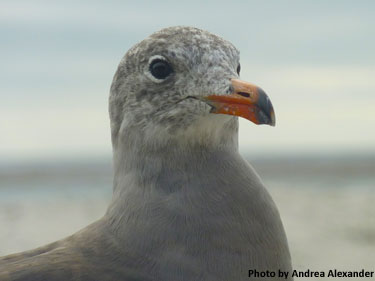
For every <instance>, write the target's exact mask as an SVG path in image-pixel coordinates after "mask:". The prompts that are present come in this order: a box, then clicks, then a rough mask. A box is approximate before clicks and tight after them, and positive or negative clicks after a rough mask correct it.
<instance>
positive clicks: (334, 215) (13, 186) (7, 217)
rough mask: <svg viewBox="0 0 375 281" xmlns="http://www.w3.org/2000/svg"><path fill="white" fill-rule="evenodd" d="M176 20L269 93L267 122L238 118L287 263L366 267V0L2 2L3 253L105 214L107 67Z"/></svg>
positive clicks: (370, 38) (372, 151) (373, 249)
mask: <svg viewBox="0 0 375 281" xmlns="http://www.w3.org/2000/svg"><path fill="white" fill-rule="evenodd" d="M174 25H190V26H195V27H199V28H202V29H206V30H208V31H210V32H213V33H215V34H217V35H219V36H221V37H224V38H225V39H227V40H229V41H231V42H232V43H233V44H234V45H235V46H237V48H238V49H239V50H240V51H241V78H242V79H244V80H246V81H249V82H253V83H255V84H257V85H259V86H261V87H262V88H263V89H264V90H265V91H266V92H267V93H268V95H269V96H270V98H271V100H272V102H273V104H274V107H275V111H276V117H277V126H276V127H275V128H272V127H269V126H254V125H253V124H252V123H250V122H247V121H242V120H241V123H240V149H241V151H242V154H243V155H244V156H245V157H246V158H247V159H248V160H249V162H250V163H252V165H253V166H254V167H255V169H256V170H257V171H258V173H259V174H260V175H261V177H262V178H263V180H264V182H265V183H266V185H267V187H268V188H269V191H270V192H271V194H272V196H273V198H274V200H275V201H276V204H277V205H278V207H279V210H280V213H281V216H282V218H283V222H284V226H285V229H286V232H287V235H288V239H289V243H290V249H291V253H292V258H293V263H294V267H295V269H298V270H307V269H310V270H326V269H332V268H337V269H341V270H361V269H362V268H364V269H366V270H374V269H375V268H374V260H375V206H374V202H375V94H374V93H375V52H374V50H375V2H374V1H344V0H341V1H239V0H238V1H197V0H190V1H186V2H176V1H163V2H160V1H157V2H148V1H143V0H140V1H136V2H134V1H105V2H104V1H72V0H66V1H37V0H29V1H4V0H3V1H1V3H0V35H1V44H0V60H1V66H0V98H1V103H0V255H5V254H9V253H13V252H16V251H22V250H26V249H30V248H33V247H36V246H39V245H42V244H45V243H48V242H51V241H54V240H56V239H59V238H62V237H64V236H66V235H69V234H71V233H73V232H74V231H77V230H79V229H80V228H82V227H83V226H85V225H87V224H88V223H90V222H92V221H94V220H95V219H97V218H98V217H100V216H101V215H103V214H104V212H105V210H106V206H107V204H108V202H109V200H110V198H111V192H112V187H111V185H112V182H111V181H112V172H111V169H112V167H111V142H110V130H109V118H108V112H107V99H108V93H109V87H110V84H111V81H112V77H113V74H114V72H115V70H116V68H117V65H118V63H119V61H120V59H121V58H122V56H123V55H124V53H125V52H126V51H127V50H128V49H129V48H130V47H131V46H132V45H134V44H135V43H137V42H139V41H140V40H142V39H143V38H145V37H147V36H148V35H149V34H151V33H153V32H154V31H157V30H159V29H161V28H163V27H168V26H174ZM329 279H330V280H332V278H329ZM321 280H324V279H321ZM347 280H349V278H348V279H347Z"/></svg>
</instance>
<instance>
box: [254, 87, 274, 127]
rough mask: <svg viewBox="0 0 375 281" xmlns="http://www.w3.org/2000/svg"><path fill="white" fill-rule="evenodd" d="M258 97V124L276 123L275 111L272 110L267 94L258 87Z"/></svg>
mask: <svg viewBox="0 0 375 281" xmlns="http://www.w3.org/2000/svg"><path fill="white" fill-rule="evenodd" d="M258 93H259V99H258V108H259V111H258V116H257V117H258V120H259V124H267V125H270V126H273V127H274V126H275V125H276V118H275V111H274V110H273V106H272V103H271V101H270V99H269V98H268V96H267V94H266V93H265V92H264V91H263V90H262V89H261V88H258Z"/></svg>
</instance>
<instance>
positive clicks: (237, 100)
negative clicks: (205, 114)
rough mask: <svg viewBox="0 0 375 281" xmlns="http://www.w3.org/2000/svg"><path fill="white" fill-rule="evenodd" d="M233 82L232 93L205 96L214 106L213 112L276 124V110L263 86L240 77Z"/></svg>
mask: <svg viewBox="0 0 375 281" xmlns="http://www.w3.org/2000/svg"><path fill="white" fill-rule="evenodd" d="M231 82H232V87H233V92H232V93H231V94H229V95H210V96H206V97H204V98H203V100H204V101H205V102H207V103H208V104H209V105H211V106H212V110H211V113H216V114H229V115H234V116H240V117H243V118H246V119H248V120H250V121H252V122H254V123H255V124H258V125H261V124H267V125H271V126H275V122H276V120H275V112H274V110H273V106H272V103H271V101H270V99H269V98H268V96H267V95H266V93H265V92H264V91H263V90H262V89H261V88H259V87H257V86H255V85H253V84H250V83H248V82H245V81H242V80H239V79H231Z"/></svg>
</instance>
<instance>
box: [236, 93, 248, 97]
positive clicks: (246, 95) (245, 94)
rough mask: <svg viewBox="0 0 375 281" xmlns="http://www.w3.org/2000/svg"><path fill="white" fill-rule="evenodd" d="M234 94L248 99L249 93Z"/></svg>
mask: <svg viewBox="0 0 375 281" xmlns="http://www.w3.org/2000/svg"><path fill="white" fill-rule="evenodd" d="M236 94H238V95H241V96H243V97H245V98H249V97H250V94H249V93H245V92H238V93H236Z"/></svg>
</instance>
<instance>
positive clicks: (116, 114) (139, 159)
mask: <svg viewBox="0 0 375 281" xmlns="http://www.w3.org/2000/svg"><path fill="white" fill-rule="evenodd" d="M239 73H240V63H239V51H238V50H237V49H236V48H235V47H234V46H233V45H232V44H231V43H229V42H228V41H226V40H224V39H222V38H220V37H218V36H216V35H214V34H211V33H209V32H207V31H203V30H201V29H197V28H193V27H184V26H178V27H169V28H165V29H162V30H160V31H158V32H156V33H154V34H152V35H151V36H149V37H148V38H146V39H144V40H143V41H141V42H140V43H138V44H136V45H135V46H134V47H132V48H131V49H130V50H129V51H128V52H127V53H126V54H125V56H124V57H123V59H122V60H121V61H120V64H119V66H118V68H117V71H116V73H115V75H114V78H113V82H112V85H111V89H110V97H109V114H110V122H111V137H112V146H113V163H114V179H113V197H112V201H111V203H110V205H109V207H108V209H107V211H106V213H105V214H104V216H103V217H102V218H100V219H99V220H97V221H96V222H94V223H92V224H91V225H89V226H87V227H85V228H83V229H82V230H81V231H79V232H77V233H75V234H73V235H71V236H69V237H67V238H65V239H62V240H59V241H56V242H54V243H51V244H48V245H46V246H42V247H39V248H37V249H34V250H30V251H26V252H22V253H18V254H12V255H8V256H5V257H2V258H0V280H2V281H5V280H11V281H26V280H27V281H30V280H33V281H34V280H35V281H42V280H48V281H60V280H61V281H62V280H64V281H66V280H81V281H89V280H90V281H182V280H189V281H241V280H246V281H249V280H261V279H263V280H292V277H291V276H290V274H289V276H288V277H287V278H285V277H279V276H278V272H279V271H282V272H290V271H291V270H292V266H291V258H290V253H289V248H288V243H287V238H286V235H285V231H284V228H283V225H282V221H281V218H280V215H279V212H278V210H277V207H276V205H275V203H274V202H273V200H272V198H271V196H270V195H269V193H268V191H267V190H266V188H265V186H264V184H263V183H262V181H261V179H260V178H259V176H258V175H257V173H256V172H255V171H254V169H253V168H252V167H251V166H250V165H249V164H248V163H247V161H245V160H244V159H243V158H242V157H241V155H240V154H239V151H238V117H242V118H246V119H248V120H250V121H252V122H253V123H255V124H268V125H272V126H273V125H275V114H274V110H273V106H272V104H271V102H270V100H269V98H268V96H267V95H266V94H265V92H264V91H263V90H262V89H261V88H259V87H257V86H255V85H253V84H250V83H248V82H245V81H243V80H240V78H239ZM254 133H255V131H254ZM41 231H42V230H41ZM250 272H252V274H250ZM272 272H273V273H276V277H272V278H271V277H267V276H268V274H272ZM256 274H257V276H255V275H256ZM266 274H267V276H266V277H264V276H265V275H266ZM257 277H263V278H257Z"/></svg>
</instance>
